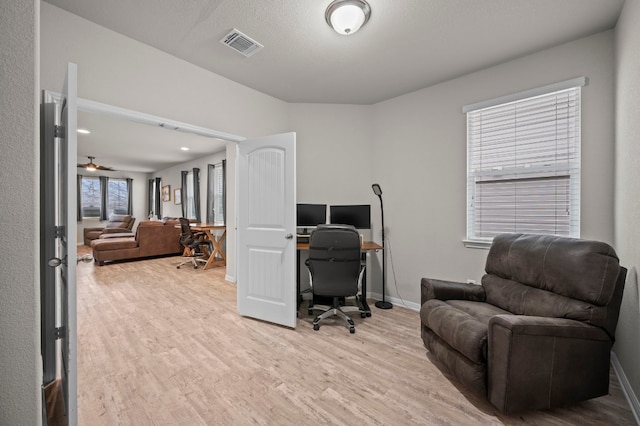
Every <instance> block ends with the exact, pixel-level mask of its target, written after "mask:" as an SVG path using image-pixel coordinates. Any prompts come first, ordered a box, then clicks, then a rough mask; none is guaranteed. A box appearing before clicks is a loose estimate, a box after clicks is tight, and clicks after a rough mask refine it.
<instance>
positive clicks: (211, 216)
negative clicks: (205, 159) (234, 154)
mask: <svg viewBox="0 0 640 426" xmlns="http://www.w3.org/2000/svg"><path fill="white" fill-rule="evenodd" d="M225 175H226V161H225V160H222V162H220V163H218V164H209V166H208V169H207V222H209V223H212V222H215V223H221V224H224V223H225V200H226V191H225V186H226V185H225V181H226V176H225Z"/></svg>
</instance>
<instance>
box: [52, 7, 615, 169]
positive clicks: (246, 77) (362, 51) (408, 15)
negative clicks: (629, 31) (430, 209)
mask: <svg viewBox="0 0 640 426" xmlns="http://www.w3.org/2000/svg"><path fill="white" fill-rule="evenodd" d="M47 2H48V3H51V4H53V5H55V6H58V7H60V8H62V9H65V10H67V11H69V12H71V13H74V14H76V15H79V16H81V17H83V18H86V19H88V20H90V21H93V22H95V23H97V24H99V25H102V26H104V27H106V28H109V29H111V30H114V31H117V32H119V33H121V34H124V35H126V36H128V37H130V38H133V39H135V40H138V41H140V42H142V43H145V44H147V45H150V46H153V47H155V48H157V49H160V50H162V51H165V52H167V53H170V54H172V55H174V56H176V57H179V58H182V59H184V60H186V61H188V62H191V63H193V64H195V65H198V66H200V67H202V68H205V69H208V70H211V71H212V72H214V73H216V74H219V75H221V76H224V77H226V78H229V79H231V80H234V81H236V82H238V83H241V84H243V85H245V86H248V87H251V88H253V89H256V90H258V91H260V92H263V93H266V94H269V95H271V96H274V97H276V98H279V99H281V100H283V101H286V102H301V103H302V102H304V103H306V102H308V103H341V104H364V105H369V104H374V103H377V102H380V101H383V100H386V99H390V98H392V97H395V96H399V95H402V94H405V93H409V92H412V91H415V90H417V89H421V88H423V87H427V86H430V85H433V84H437V83H439V82H442V81H446V80H449V79H452V78H455V77H458V76H461V75H464V74H468V73H470V72H473V71H476V70H479V69H482V68H486V67H488V66H492V65H495V64H498V63H501V62H505V61H508V60H510V59H513V58H516V57H519V56H523V55H526V54H529V53H532V52H534V51H537V50H541V49H545V48H548V47H551V46H554V45H557V44H561V43H564V42H567V41H570V40H573V39H576V38H580V37H583V36H587V35H590V34H594V33H597V32H600V31H603V30H606V29H609V28H613V27H614V26H615V24H616V22H617V19H618V16H619V14H620V11H621V9H622V6H623V4H624V0H368V2H369V4H370V5H371V10H372V12H371V19H370V20H369V22H368V23H367V24H366V25H365V26H364V27H363V28H362V29H361V30H360V31H359V32H357V33H356V34H353V35H350V36H341V35H339V34H337V33H336V32H334V31H333V30H332V29H331V28H330V27H329V26H328V25H327V23H326V22H325V18H324V12H325V9H326V7H327V5H328V4H329V3H331V0H278V1H275V0H269V1H267V0H189V1H175V0H135V1H131V0H109V1H104V0H47ZM232 28H236V29H238V30H240V31H241V32H243V33H244V34H246V35H247V36H249V37H251V38H253V39H254V40H256V41H257V42H259V43H261V44H263V45H264V46H265V47H264V48H263V49H262V50H260V51H258V52H257V53H256V54H254V55H253V56H251V57H249V58H245V57H244V56H242V55H241V54H239V53H237V52H236V51H234V50H232V49H230V48H228V47H226V46H224V45H223V44H221V43H219V41H220V39H222V38H223V37H224V36H225V35H226V34H227V33H228V32H229V31H230V30H231V29H232ZM90 155H93V154H90ZM96 156H98V154H97V153H96ZM98 160H99V158H98Z"/></svg>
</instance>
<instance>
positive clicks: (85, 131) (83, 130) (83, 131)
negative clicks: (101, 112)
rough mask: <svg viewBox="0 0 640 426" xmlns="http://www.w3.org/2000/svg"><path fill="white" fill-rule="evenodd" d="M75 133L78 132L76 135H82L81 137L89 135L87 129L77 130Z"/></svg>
mask: <svg viewBox="0 0 640 426" xmlns="http://www.w3.org/2000/svg"><path fill="white" fill-rule="evenodd" d="M77 131H78V133H82V134H83V135H88V134H89V133H91V132H90V131H88V130H87V129H78V130H77Z"/></svg>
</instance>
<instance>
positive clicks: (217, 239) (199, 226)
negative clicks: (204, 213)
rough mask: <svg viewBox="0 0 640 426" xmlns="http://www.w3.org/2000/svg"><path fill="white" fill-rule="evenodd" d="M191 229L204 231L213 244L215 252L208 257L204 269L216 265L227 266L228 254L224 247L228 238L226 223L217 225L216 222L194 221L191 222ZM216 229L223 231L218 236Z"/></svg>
mask: <svg viewBox="0 0 640 426" xmlns="http://www.w3.org/2000/svg"><path fill="white" fill-rule="evenodd" d="M191 230H193V231H200V232H204V233H205V234H206V236H207V239H208V240H209V241H211V243H212V244H213V252H212V253H210V254H209V259H207V263H205V265H204V268H203V269H209V268H213V267H216V266H226V265H227V255H226V254H225V252H224V249H223V248H222V243H223V242H224V240H225V239H226V238H227V227H226V225H217V224H215V223H193V224H191ZM215 231H222V234H219V236H216V235H215V234H214V232H215ZM218 256H220V259H216V257H218Z"/></svg>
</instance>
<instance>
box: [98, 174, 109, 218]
mask: <svg viewBox="0 0 640 426" xmlns="http://www.w3.org/2000/svg"><path fill="white" fill-rule="evenodd" d="M108 201H109V178H108V177H106V176H100V220H107V208H108V207H109V205H108Z"/></svg>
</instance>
